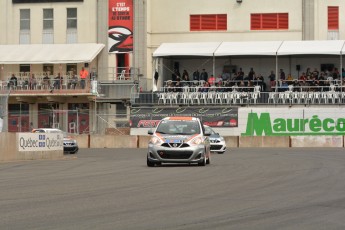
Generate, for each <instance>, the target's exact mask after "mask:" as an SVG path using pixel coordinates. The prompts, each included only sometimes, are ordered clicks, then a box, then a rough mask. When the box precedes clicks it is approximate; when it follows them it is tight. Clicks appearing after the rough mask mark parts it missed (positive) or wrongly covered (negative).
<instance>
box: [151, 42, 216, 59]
mask: <svg viewBox="0 0 345 230" xmlns="http://www.w3.org/2000/svg"><path fill="white" fill-rule="evenodd" d="M220 44H221V43H220V42H190V43H188V42H187V43H163V44H161V45H160V46H159V47H158V48H157V49H156V50H155V52H153V57H164V56H206V57H212V56H214V52H215V50H216V49H217V48H218V46H219V45H220Z"/></svg>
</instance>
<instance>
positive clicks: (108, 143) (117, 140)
mask: <svg viewBox="0 0 345 230" xmlns="http://www.w3.org/2000/svg"><path fill="white" fill-rule="evenodd" d="M137 147H138V137H137V136H130V135H122V136H118V135H91V136H90V148H137Z"/></svg>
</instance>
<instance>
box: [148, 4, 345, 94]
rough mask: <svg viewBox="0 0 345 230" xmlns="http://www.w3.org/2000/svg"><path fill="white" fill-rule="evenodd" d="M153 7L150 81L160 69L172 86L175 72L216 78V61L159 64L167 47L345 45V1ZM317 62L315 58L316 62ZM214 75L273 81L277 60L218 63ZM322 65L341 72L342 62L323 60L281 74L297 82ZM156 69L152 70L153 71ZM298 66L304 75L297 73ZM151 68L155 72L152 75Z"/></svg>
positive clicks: (292, 65) (289, 63)
mask: <svg viewBox="0 0 345 230" xmlns="http://www.w3.org/2000/svg"><path fill="white" fill-rule="evenodd" d="M146 5H147V7H148V13H147V18H148V20H147V21H148V22H149V23H148V26H147V28H148V31H147V34H148V53H147V59H148V62H147V63H148V75H152V73H153V72H154V69H159V72H160V76H161V78H160V82H159V83H158V87H160V86H162V85H163V81H166V80H169V79H170V77H171V74H172V70H173V69H174V68H176V67H179V68H180V71H181V72H182V71H183V69H187V71H188V72H189V74H191V73H193V71H195V70H196V69H199V71H200V69H201V68H205V69H206V70H208V71H209V72H212V69H213V63H212V60H207V59H205V58H204V59H200V57H195V56H193V55H191V56H190V57H189V58H186V57H185V56H184V57H182V58H181V57H178V55H176V56H173V55H172V56H169V57H164V58H161V59H160V60H154V59H153V58H152V55H153V53H154V52H155V50H157V48H159V47H160V46H161V44H163V43H195V42H236V41H301V40H341V39H344V38H345V30H344V29H345V25H344V23H343V22H344V21H345V20H344V19H345V14H344V13H343V12H342V10H341V9H343V8H344V7H345V2H344V1H341V0H327V1H324V0H292V1H280V0H261V1H259V4H258V1H253V0H231V1H229V0H217V1H208V0H189V1H182V0H177V1H169V0H151V1H147V4H146ZM313 58H314V57H313ZM215 62H216V64H215V65H216V66H215V73H214V74H219V73H221V72H222V71H223V68H224V66H236V67H237V68H239V67H242V68H243V71H244V72H249V70H250V68H252V67H253V68H255V69H256V70H257V72H258V73H261V74H262V75H264V76H268V74H269V73H270V71H271V70H272V69H273V70H275V66H274V63H275V61H274V59H273V61H272V60H267V58H262V57H253V56H252V57H246V58H243V57H241V58H237V57H231V56H228V57H226V58H217V59H216V61H215ZM322 63H333V64H334V65H335V66H339V65H340V63H339V58H336V59H335V60H333V58H329V57H318V58H317V59H314V60H309V61H308V60H306V59H305V60H297V61H296V60H292V59H291V58H289V57H286V58H282V59H281V60H280V64H281V66H280V68H283V69H284V70H285V71H286V72H287V73H291V74H293V75H294V76H295V77H297V74H298V71H303V70H306V69H307V68H308V67H310V68H314V67H315V68H320V65H321V64H322ZM150 65H151V66H150ZM296 66H300V67H301V68H302V69H301V70H297V69H296ZM150 68H151V70H150Z"/></svg>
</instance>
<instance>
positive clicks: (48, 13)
mask: <svg viewBox="0 0 345 230" xmlns="http://www.w3.org/2000/svg"><path fill="white" fill-rule="evenodd" d="M53 29H54V11H53V9H43V30H53Z"/></svg>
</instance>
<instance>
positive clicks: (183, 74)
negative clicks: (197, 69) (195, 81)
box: [182, 70, 190, 85]
mask: <svg viewBox="0 0 345 230" xmlns="http://www.w3.org/2000/svg"><path fill="white" fill-rule="evenodd" d="M182 80H183V81H186V82H187V83H188V85H189V83H190V80H189V74H188V72H187V70H183V73H182Z"/></svg>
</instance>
